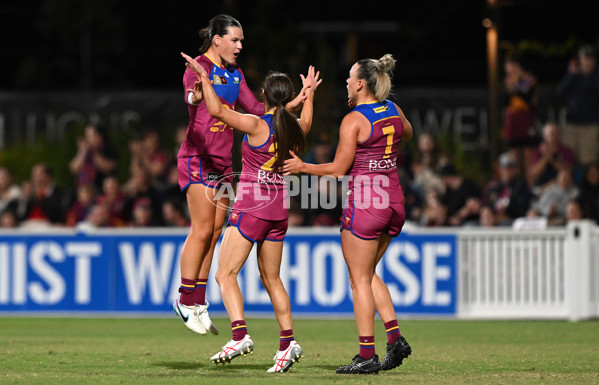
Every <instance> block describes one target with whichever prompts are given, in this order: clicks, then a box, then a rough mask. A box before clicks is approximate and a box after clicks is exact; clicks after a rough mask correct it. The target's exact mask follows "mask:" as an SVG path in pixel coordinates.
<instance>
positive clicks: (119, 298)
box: [0, 221, 599, 321]
mask: <svg viewBox="0 0 599 385" xmlns="http://www.w3.org/2000/svg"><path fill="white" fill-rule="evenodd" d="M187 232H188V229H181V228H178V229H169V228H162V229H143V230H140V229H137V230H136V229H127V230H114V229H112V230H106V231H104V230H98V231H92V232H90V233H85V234H78V233H76V232H74V231H73V230H67V229H62V230H60V229H53V230H48V231H40V232H36V231H31V230H30V231H16V232H15V231H6V232H5V231H0V315H1V314H2V313H4V312H9V313H10V312H16V313H18V312H23V311H30V312H36V311H42V312H67V313H68V312H85V311H100V312H102V311H104V312H107V311H108V312H111V311H112V312H136V311H154V312H167V311H170V310H168V309H170V303H171V302H172V299H173V298H174V297H176V296H177V295H178V294H177V289H178V287H179V282H180V278H179V273H178V271H179V268H178V260H177V256H178V247H180V246H182V244H183V242H184V239H185V236H186V234H187ZM289 233H290V234H289V235H290V236H289V237H288V239H287V240H286V248H285V249H284V250H286V251H285V252H284V253H285V255H284V261H285V269H284V275H285V279H286V282H287V283H288V284H289V285H290V286H289V288H288V290H290V297H291V298H292V304H294V305H295V306H296V309H297V312H298V313H302V312H303V313H304V314H330V315H349V314H351V312H352V304H351V297H350V293H351V290H350V288H349V281H348V278H347V269H346V267H345V265H344V262H343V255H342V250H341V246H340V244H339V230H338V229H337V228H328V229H325V228H313V229H305V228H294V229H290V232H289ZM405 233H406V234H405V237H400V238H398V240H397V241H398V243H392V245H391V246H390V248H389V250H388V251H387V253H386V255H385V257H384V260H383V261H381V263H380V264H379V266H378V267H377V271H379V274H381V276H382V277H384V279H386V280H387V281H388V282H389V283H388V285H389V288H390V291H391V292H392V296H393V298H394V301H395V302H394V303H395V304H396V306H398V308H399V309H400V310H399V313H400V314H402V315H404V316H407V317H419V316H431V315H432V316H436V315H438V316H451V317H455V318H458V319H567V320H571V321H578V320H583V319H589V318H597V317H599V226H597V225H595V224H594V223H592V222H591V221H576V222H571V223H569V224H568V225H567V226H566V227H555V228H548V229H543V230H527V231H521V230H514V229H511V228H497V227H495V228H449V227H445V228H421V227H412V226H409V225H406V228H405ZM177 245H179V246H177ZM216 254H217V255H218V253H216ZM214 268H215V266H213V269H214ZM242 273H243V279H242V281H243V282H244V286H243V287H244V290H245V292H244V293H245V295H246V300H247V301H246V305H247V309H248V311H250V310H251V311H254V312H266V313H270V312H272V307H271V305H270V301H269V300H268V296H267V294H266V292H265V291H264V290H263V289H261V288H260V285H259V281H260V279H259V273H258V272H257V269H256V268H255V264H254V263H249V264H247V266H246V268H245V269H244V270H242ZM383 273H384V274H383ZM211 274H212V273H211ZM211 277H212V275H211ZM210 279H212V278H210ZM215 287H216V286H215V285H211V290H216V291H214V292H212V291H210V292H209V293H208V295H209V296H210V300H211V304H212V305H213V306H212V308H213V310H217V311H218V310H219V309H220V310H223V311H224V307H223V306H222V302H221V303H219V300H220V297H219V293H218V290H217V289H214V288H215ZM215 293H216V294H215ZM213 297H214V298H213ZM219 306H220V308H219ZM402 310H403V312H402Z"/></svg>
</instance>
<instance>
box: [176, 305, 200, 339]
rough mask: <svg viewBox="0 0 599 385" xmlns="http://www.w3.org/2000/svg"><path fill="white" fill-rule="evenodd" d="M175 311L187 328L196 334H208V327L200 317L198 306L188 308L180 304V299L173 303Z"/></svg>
mask: <svg viewBox="0 0 599 385" xmlns="http://www.w3.org/2000/svg"><path fill="white" fill-rule="evenodd" d="M173 310H174V312H175V313H177V315H178V316H179V317H181V319H182V320H183V323H184V324H185V326H186V327H187V328H188V329H189V330H191V331H192V332H194V333H198V334H202V335H204V334H206V327H205V326H204V324H203V323H202V321H201V320H200V317H199V312H198V308H197V306H186V305H183V304H182V303H180V302H179V300H178V299H176V300H175V302H173Z"/></svg>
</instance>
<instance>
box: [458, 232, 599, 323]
mask: <svg viewBox="0 0 599 385" xmlns="http://www.w3.org/2000/svg"><path fill="white" fill-rule="evenodd" d="M458 274H459V277H458V285H459V288H458V293H459V294H458V295H459V299H458V317H459V318H554V319H555V318H564V319H569V320H572V321H577V320H580V319H586V318H593V317H598V316H599V227H597V226H595V225H594V224H593V223H592V222H590V221H576V222H572V223H569V224H568V225H567V226H566V227H563V228H548V229H545V230H529V231H521V230H519V231H516V230H512V229H504V230H501V229H497V228H494V229H492V230H485V229H476V228H475V229H472V228H469V229H460V230H458Z"/></svg>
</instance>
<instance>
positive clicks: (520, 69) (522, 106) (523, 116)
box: [503, 54, 539, 168]
mask: <svg viewBox="0 0 599 385" xmlns="http://www.w3.org/2000/svg"><path fill="white" fill-rule="evenodd" d="M504 69H505V78H504V86H505V97H506V100H507V102H506V108H505V119H504V124H503V139H504V141H505V144H506V145H507V148H508V151H509V152H511V153H512V155H513V156H514V158H515V159H516V161H517V162H518V166H519V167H520V168H524V167H525V166H526V165H527V164H529V163H530V157H531V153H532V150H533V149H534V148H535V147H536V146H537V144H538V143H539V135H538V133H537V129H536V120H537V117H536V108H537V103H538V94H537V92H538V91H537V88H538V81H537V77H536V76H535V75H533V74H532V73H531V72H530V71H529V70H527V69H526V68H525V66H524V63H523V60H522V58H521V57H520V56H519V55H517V54H512V55H510V56H508V57H507V58H506V60H505V63H504Z"/></svg>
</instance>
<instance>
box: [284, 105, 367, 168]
mask: <svg viewBox="0 0 599 385" xmlns="http://www.w3.org/2000/svg"><path fill="white" fill-rule="evenodd" d="M362 119H365V118H364V117H363V116H361V115H360V114H359V113H351V112H350V113H349V114H348V115H346V116H345V118H343V121H342V122H341V127H340V128H339V144H338V146H337V152H336V153H335V158H334V159H333V161H332V162H330V163H323V164H311V163H304V162H303V161H302V160H301V159H300V158H298V157H297V155H295V154H294V153H291V156H292V158H291V159H288V160H286V161H285V165H284V166H283V169H282V171H283V172H284V173H285V175H290V174H295V173H300V172H301V173H305V174H311V175H321V176H322V175H331V176H335V177H340V176H343V175H346V174H347V171H348V170H349V169H350V167H351V165H352V163H353V161H354V158H355V156H356V146H357V144H358V133H359V132H360V127H361V125H362V126H364V124H363V123H364V122H363V121H362ZM368 128H369V127H368Z"/></svg>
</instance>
